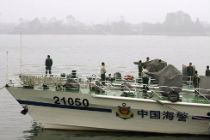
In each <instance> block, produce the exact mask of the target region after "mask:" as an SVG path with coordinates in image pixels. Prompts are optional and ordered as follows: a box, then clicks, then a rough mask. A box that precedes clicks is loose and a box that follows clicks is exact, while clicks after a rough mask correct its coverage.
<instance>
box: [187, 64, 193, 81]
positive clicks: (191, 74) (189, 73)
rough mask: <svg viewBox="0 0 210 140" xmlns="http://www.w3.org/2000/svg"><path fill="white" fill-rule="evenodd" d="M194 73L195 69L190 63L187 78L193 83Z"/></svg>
mask: <svg viewBox="0 0 210 140" xmlns="http://www.w3.org/2000/svg"><path fill="white" fill-rule="evenodd" d="M194 73H195V70H194V67H193V66H192V63H191V62H190V63H189V66H188V67H187V76H188V78H189V80H190V81H192V79H193V76H194Z"/></svg>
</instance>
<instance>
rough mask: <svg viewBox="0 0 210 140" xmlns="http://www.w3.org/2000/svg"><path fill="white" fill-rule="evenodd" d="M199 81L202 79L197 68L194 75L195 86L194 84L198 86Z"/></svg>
mask: <svg viewBox="0 0 210 140" xmlns="http://www.w3.org/2000/svg"><path fill="white" fill-rule="evenodd" d="M199 81H200V78H199V75H198V71H197V70H196V71H195V74H194V77H193V86H194V88H198V85H199Z"/></svg>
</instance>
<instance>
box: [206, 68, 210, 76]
mask: <svg viewBox="0 0 210 140" xmlns="http://www.w3.org/2000/svg"><path fill="white" fill-rule="evenodd" d="M206 76H210V69H209V66H206Z"/></svg>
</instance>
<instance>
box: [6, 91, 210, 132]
mask: <svg viewBox="0 0 210 140" xmlns="http://www.w3.org/2000/svg"><path fill="white" fill-rule="evenodd" d="M7 90H8V91H9V92H10V93H11V94H12V95H13V96H14V98H15V99H16V100H17V101H18V102H19V103H20V104H21V105H22V106H27V108H28V113H29V114H30V115H31V116H32V118H33V119H34V120H35V121H36V122H37V123H38V124H39V125H40V126H41V127H43V128H47V129H67V130H100V131H103V130H110V131H135V132H150V133H166V134H196V135H197V134H199V135H208V134H209V120H210V117H209V116H207V113H208V112H210V105H209V104H195V103H183V102H176V103H171V102H169V101H155V100H151V99H138V98H128V97H115V96H106V95H96V94H80V93H71V92H64V91H50V90H33V89H24V88H15V87H9V88H7Z"/></svg>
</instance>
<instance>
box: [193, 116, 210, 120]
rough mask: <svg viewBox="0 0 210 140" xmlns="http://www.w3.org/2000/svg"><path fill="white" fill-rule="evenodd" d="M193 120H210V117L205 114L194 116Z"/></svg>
mask: <svg viewBox="0 0 210 140" xmlns="http://www.w3.org/2000/svg"><path fill="white" fill-rule="evenodd" d="M192 119H193V120H210V117H205V116H192Z"/></svg>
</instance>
